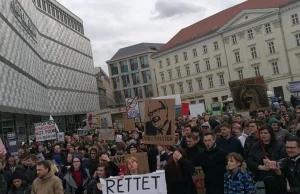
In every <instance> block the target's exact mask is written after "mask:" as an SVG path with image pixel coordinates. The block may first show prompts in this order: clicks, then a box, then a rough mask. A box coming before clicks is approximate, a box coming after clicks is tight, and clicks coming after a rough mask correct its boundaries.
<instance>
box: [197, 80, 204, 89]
mask: <svg viewBox="0 0 300 194" xmlns="http://www.w3.org/2000/svg"><path fill="white" fill-rule="evenodd" d="M197 81H198V87H199V90H202V89H203V85H202V79H198V80H197Z"/></svg>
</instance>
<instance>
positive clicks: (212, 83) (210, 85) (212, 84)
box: [208, 77, 214, 88]
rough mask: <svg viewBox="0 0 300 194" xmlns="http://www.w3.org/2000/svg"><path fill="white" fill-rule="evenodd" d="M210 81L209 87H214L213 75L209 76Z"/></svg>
mask: <svg viewBox="0 0 300 194" xmlns="http://www.w3.org/2000/svg"><path fill="white" fill-rule="evenodd" d="M208 83H209V87H210V88H213V87H214V81H213V78H212V77H209V78H208Z"/></svg>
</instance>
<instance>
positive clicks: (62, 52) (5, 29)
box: [0, 0, 99, 138]
mask: <svg viewBox="0 0 300 194" xmlns="http://www.w3.org/2000/svg"><path fill="white" fill-rule="evenodd" d="M0 26H1V27H0V36H1V38H0V83H1V84H0V134H1V136H2V137H3V138H6V135H7V133H9V132H14V133H16V135H19V136H21V135H25V136H29V135H33V134H34V127H33V124H34V123H36V122H40V121H42V120H49V115H52V116H53V117H54V120H55V121H56V123H57V125H58V127H59V128H60V130H61V131H65V130H68V129H72V130H73V129H76V128H78V127H79V125H80V122H81V121H82V120H83V119H84V118H85V117H86V113H87V112H91V111H95V110H98V109H99V99H98V91H97V84H96V79H95V76H94V66H93V56H92V49H91V43H90V40H89V39H88V38H87V37H85V35H84V28H83V22H82V20H81V19H80V18H78V17H77V16H76V15H74V14H73V13H71V12H70V11H69V10H67V9H66V8H64V7H63V6H62V5H60V4H59V3H58V2H57V1H55V0H2V1H1V2H0Z"/></svg>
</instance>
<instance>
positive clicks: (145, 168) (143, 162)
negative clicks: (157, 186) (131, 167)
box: [110, 152, 150, 174]
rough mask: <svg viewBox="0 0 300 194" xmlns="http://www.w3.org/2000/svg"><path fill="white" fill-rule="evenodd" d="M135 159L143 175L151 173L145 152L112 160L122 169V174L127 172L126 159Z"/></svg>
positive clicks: (115, 157) (112, 158)
mask: <svg viewBox="0 0 300 194" xmlns="http://www.w3.org/2000/svg"><path fill="white" fill-rule="evenodd" d="M128 157H135V158H136V159H137V160H138V163H139V172H140V173H142V174H146V173H149V172H150V171H149V164H148V155H147V153H145V152H142V153H136V154H127V155H126V156H112V157H110V159H111V160H112V161H113V162H114V163H115V164H116V165H117V166H118V167H119V168H120V171H121V172H122V173H124V172H125V170H126V158H128Z"/></svg>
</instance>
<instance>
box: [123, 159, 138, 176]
mask: <svg viewBox="0 0 300 194" xmlns="http://www.w3.org/2000/svg"><path fill="white" fill-rule="evenodd" d="M137 174H139V164H138V160H137V159H136V158H135V157H128V158H127V159H126V170H125V175H137Z"/></svg>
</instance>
